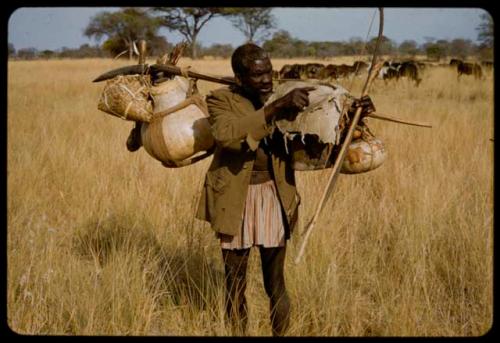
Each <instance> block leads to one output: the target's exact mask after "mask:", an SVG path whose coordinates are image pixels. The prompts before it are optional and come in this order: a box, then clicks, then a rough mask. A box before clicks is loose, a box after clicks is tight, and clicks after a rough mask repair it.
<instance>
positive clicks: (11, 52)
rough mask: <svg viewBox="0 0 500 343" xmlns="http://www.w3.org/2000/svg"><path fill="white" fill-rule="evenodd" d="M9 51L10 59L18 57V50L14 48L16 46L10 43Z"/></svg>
mask: <svg viewBox="0 0 500 343" xmlns="http://www.w3.org/2000/svg"><path fill="white" fill-rule="evenodd" d="M8 49H9V51H8V53H9V57H14V56H15V55H16V48H14V44H12V43H9V45H8Z"/></svg>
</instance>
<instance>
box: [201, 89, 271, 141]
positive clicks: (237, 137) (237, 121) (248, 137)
mask: <svg viewBox="0 0 500 343" xmlns="http://www.w3.org/2000/svg"><path fill="white" fill-rule="evenodd" d="M206 102H207V106H208V111H209V113H210V118H209V121H210V124H211V125H212V134H213V136H214V138H215V141H216V143H217V144H219V145H220V146H221V147H223V148H226V149H230V150H234V151H242V150H246V148H247V146H248V147H249V148H250V149H251V150H254V151H255V150H256V149H257V147H258V145H259V141H260V140H261V139H262V138H264V137H265V136H267V135H268V134H269V133H270V126H269V125H268V124H267V123H266V120H265V117H264V108H261V109H259V110H257V111H251V112H248V113H245V115H244V116H238V115H236V114H235V113H234V110H233V109H232V106H231V100H230V93H229V94H228V93H225V92H224V93H222V92H212V93H211V94H209V95H207V97H206Z"/></svg>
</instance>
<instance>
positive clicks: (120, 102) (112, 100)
mask: <svg viewBox="0 0 500 343" xmlns="http://www.w3.org/2000/svg"><path fill="white" fill-rule="evenodd" d="M150 88H151V84H150V81H149V80H148V77H146V76H143V75H126V76H123V75H119V76H117V77H115V78H113V79H111V80H108V81H107V82H106V86H105V87H104V89H103V91H102V93H101V97H100V98H99V103H98V105H97V108H98V109H99V110H101V111H103V112H105V113H108V114H111V115H114V116H116V117H119V118H122V119H125V120H131V121H141V122H149V120H150V119H151V117H152V116H153V104H152V102H151V99H150Z"/></svg>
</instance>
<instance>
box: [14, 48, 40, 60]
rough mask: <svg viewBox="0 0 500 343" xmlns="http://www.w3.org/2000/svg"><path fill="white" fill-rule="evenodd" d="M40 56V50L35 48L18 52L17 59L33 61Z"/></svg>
mask: <svg viewBox="0 0 500 343" xmlns="http://www.w3.org/2000/svg"><path fill="white" fill-rule="evenodd" d="M37 55H38V50H37V49H35V48H24V49H19V50H17V57H19V58H20V59H22V60H32V59H35V58H36V57H37Z"/></svg>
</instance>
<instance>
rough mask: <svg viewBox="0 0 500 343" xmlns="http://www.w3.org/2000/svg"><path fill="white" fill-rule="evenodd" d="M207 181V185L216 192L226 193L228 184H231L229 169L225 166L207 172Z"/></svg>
mask: <svg viewBox="0 0 500 343" xmlns="http://www.w3.org/2000/svg"><path fill="white" fill-rule="evenodd" d="M206 183H207V186H208V187H209V188H211V189H212V190H213V191H214V192H215V193H219V194H222V193H224V191H225V190H226V189H227V186H228V185H229V178H228V176H227V171H226V170H225V169H224V168H219V169H216V170H214V171H209V172H208V173H207V180H206Z"/></svg>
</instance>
